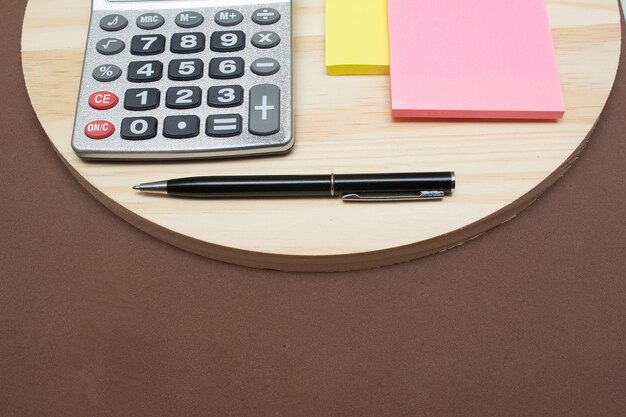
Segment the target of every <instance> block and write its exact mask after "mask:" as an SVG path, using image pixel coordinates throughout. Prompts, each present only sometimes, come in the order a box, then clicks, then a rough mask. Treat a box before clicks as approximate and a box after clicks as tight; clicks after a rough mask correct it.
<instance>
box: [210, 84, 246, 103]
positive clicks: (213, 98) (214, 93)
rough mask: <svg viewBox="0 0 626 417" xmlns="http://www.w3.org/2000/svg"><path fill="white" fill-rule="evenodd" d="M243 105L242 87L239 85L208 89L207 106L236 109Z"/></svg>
mask: <svg viewBox="0 0 626 417" xmlns="http://www.w3.org/2000/svg"><path fill="white" fill-rule="evenodd" d="M242 103H243V87H241V86H240V85H222V86H219V87H211V88H209V106H211V107H236V106H240V105H241V104H242Z"/></svg>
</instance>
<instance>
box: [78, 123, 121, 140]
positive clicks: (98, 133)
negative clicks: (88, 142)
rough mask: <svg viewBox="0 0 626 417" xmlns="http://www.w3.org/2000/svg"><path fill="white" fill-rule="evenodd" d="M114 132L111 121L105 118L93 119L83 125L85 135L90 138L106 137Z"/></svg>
mask: <svg viewBox="0 0 626 417" xmlns="http://www.w3.org/2000/svg"><path fill="white" fill-rule="evenodd" d="M114 132H115V126H113V123H111V122H107V121H106V120H94V121H93V122H89V123H87V126H85V135H87V137H89V138H91V139H96V140H100V139H106V138H108V137H109V136H111V135H112V134H113V133H114Z"/></svg>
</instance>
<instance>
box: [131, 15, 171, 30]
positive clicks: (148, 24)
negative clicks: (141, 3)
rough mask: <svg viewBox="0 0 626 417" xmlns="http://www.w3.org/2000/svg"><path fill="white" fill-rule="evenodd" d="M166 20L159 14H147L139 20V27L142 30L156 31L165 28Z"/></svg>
mask: <svg viewBox="0 0 626 417" xmlns="http://www.w3.org/2000/svg"><path fill="white" fill-rule="evenodd" d="M163 23H165V19H163V16H161V15H160V14H158V13H146V14H142V15H141V16H139V17H138V18H137V26H138V27H139V28H140V29H145V30H154V29H158V28H160V27H161V26H163Z"/></svg>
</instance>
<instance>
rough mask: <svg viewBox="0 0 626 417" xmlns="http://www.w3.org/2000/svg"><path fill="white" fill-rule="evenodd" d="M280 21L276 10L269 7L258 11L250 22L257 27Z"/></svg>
mask: <svg viewBox="0 0 626 417" xmlns="http://www.w3.org/2000/svg"><path fill="white" fill-rule="evenodd" d="M279 20H280V13H278V10H276V9H271V8H269V7H267V8H263V9H259V10H257V11H255V12H254V13H253V14H252V21H253V22H254V23H258V24H259V25H271V24H274V23H276V22H278V21H279Z"/></svg>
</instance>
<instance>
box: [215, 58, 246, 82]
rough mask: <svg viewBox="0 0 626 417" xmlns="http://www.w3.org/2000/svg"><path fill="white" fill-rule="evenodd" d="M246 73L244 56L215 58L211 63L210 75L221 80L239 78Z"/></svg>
mask: <svg viewBox="0 0 626 417" xmlns="http://www.w3.org/2000/svg"><path fill="white" fill-rule="evenodd" d="M243 74H244V61H243V58H240V57H237V58H213V59H212V60H211V62H210V63H209V76H210V77H211V78H216V79H219V80H227V79H231V78H239V77H242V76H243Z"/></svg>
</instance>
